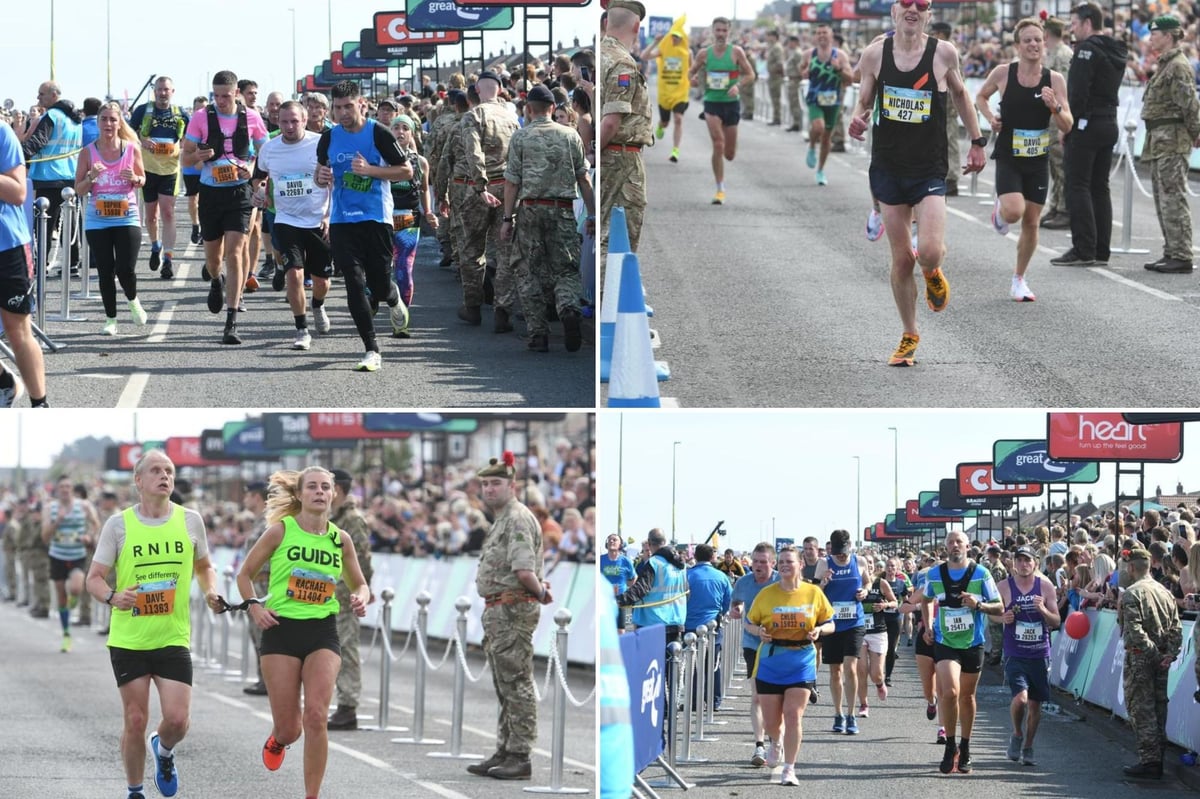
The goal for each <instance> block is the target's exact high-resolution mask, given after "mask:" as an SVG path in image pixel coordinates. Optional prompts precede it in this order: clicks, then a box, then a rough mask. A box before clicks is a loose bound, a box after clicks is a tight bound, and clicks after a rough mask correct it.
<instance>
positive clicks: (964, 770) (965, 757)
mask: <svg viewBox="0 0 1200 799" xmlns="http://www.w3.org/2000/svg"><path fill="white" fill-rule="evenodd" d="M958 773H959V774H970V773H971V744H970V743H968V742H967V741H963V742H962V743H960V744H959V745H958Z"/></svg>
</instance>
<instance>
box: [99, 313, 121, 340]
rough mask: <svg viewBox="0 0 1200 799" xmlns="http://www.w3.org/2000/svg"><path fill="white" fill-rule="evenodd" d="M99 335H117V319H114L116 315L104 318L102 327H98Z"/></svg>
mask: <svg viewBox="0 0 1200 799" xmlns="http://www.w3.org/2000/svg"><path fill="white" fill-rule="evenodd" d="M100 335H102V336H115V335H117V319H116V317H113V318H112V319H105V320H104V327H102V328H100Z"/></svg>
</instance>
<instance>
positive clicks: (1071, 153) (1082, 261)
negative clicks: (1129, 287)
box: [1050, 2, 1127, 266]
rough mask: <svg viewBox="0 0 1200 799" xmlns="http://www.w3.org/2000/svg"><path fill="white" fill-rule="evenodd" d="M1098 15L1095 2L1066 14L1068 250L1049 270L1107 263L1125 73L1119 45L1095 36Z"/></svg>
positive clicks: (1100, 21) (1098, 29) (1100, 22)
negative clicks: (1071, 54)
mask: <svg viewBox="0 0 1200 799" xmlns="http://www.w3.org/2000/svg"><path fill="white" fill-rule="evenodd" d="M1103 26H1104V12H1103V11H1101V10H1100V6H1098V5H1096V4H1095V3H1091V2H1088V3H1082V4H1080V5H1078V6H1076V7H1075V8H1074V9H1072V10H1071V32H1072V33H1073V34H1074V36H1075V41H1076V42H1077V44H1076V46H1075V58H1074V59H1072V60H1071V69H1070V71H1069V72H1068V74H1067V99H1068V101H1069V104H1070V108H1071V111H1072V112H1073V113H1074V114H1075V125H1074V127H1072V128H1071V131H1070V133H1068V134H1067V138H1066V140H1065V145H1066V154H1065V158H1064V167H1065V172H1066V193H1067V209H1068V210H1069V211H1070V214H1071V249H1069V250H1067V251H1066V252H1065V253H1063V254H1062V255H1060V256H1059V257H1057V258H1052V259H1051V260H1050V263H1052V264H1054V265H1055V266H1094V265H1107V264H1108V258H1109V254H1110V253H1109V247H1110V241H1111V238H1112V196H1111V195H1110V193H1109V187H1108V173H1109V171H1110V169H1111V168H1112V151H1113V145H1115V144H1116V143H1117V138H1118V136H1119V131H1118V130H1117V105H1118V103H1119V100H1118V98H1117V91H1118V90H1119V89H1120V87H1121V78H1122V77H1123V76H1124V74H1125V64H1126V57H1127V51H1126V48H1125V43H1124V42H1119V41H1117V40H1116V39H1114V38H1113V37H1111V36H1107V35H1105V34H1104V33H1101V31H1102V30H1103Z"/></svg>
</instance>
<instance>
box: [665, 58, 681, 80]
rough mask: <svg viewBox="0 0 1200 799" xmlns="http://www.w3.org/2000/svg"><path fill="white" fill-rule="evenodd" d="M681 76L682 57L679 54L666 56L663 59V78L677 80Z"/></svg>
mask: <svg viewBox="0 0 1200 799" xmlns="http://www.w3.org/2000/svg"><path fill="white" fill-rule="evenodd" d="M682 76H683V59H682V58H680V57H679V56H667V57H666V58H664V59H663V79H664V80H666V81H678V80H679V78H680V77H682Z"/></svg>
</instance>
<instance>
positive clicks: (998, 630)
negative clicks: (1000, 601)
mask: <svg viewBox="0 0 1200 799" xmlns="http://www.w3.org/2000/svg"><path fill="white" fill-rule="evenodd" d="M983 568H985V569H987V571H988V574H990V575H992V580H993V581H994V582H996V583H999V582H1000V581H1001V580H1007V579H1008V569H1006V568H1004V564H1003V563H1001V562H1000V559H999V558H997V559H996V563H995V565H992V564H991V563H990V562H988V561H984V563H983ZM1003 642H1004V622H1002V621H1000V620H998V619H997V617H995V616H988V617H987V651H988V653H989V658H988V660H989V662H990V663H992V664H993V665H994V664H996V663H999V662H1000V655H1001V652H1002V650H1003V649H1004V643H1003Z"/></svg>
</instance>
